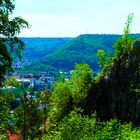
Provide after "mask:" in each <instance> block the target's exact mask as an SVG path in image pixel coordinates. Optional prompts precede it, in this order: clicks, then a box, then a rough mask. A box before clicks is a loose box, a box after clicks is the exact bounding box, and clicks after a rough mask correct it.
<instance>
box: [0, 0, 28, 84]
mask: <svg viewBox="0 0 140 140" xmlns="http://www.w3.org/2000/svg"><path fill="white" fill-rule="evenodd" d="M14 8H15V5H14V4H13V0H0V85H1V84H2V81H3V79H4V76H5V74H6V72H7V71H9V70H10V71H12V62H13V60H14V58H15V57H18V58H20V59H21V53H20V50H21V49H23V47H24V43H23V42H22V41H21V40H20V39H18V38H17V35H18V34H19V33H20V31H21V29H23V28H26V27H28V26H29V25H28V22H27V21H26V20H24V19H23V18H20V17H15V18H13V19H11V18H10V16H11V14H12V13H13V10H14Z"/></svg>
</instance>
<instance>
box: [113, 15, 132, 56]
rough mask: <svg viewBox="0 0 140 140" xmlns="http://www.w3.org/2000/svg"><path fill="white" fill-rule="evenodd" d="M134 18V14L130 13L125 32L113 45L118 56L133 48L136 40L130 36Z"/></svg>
mask: <svg viewBox="0 0 140 140" xmlns="http://www.w3.org/2000/svg"><path fill="white" fill-rule="evenodd" d="M132 19H133V14H129V15H128V17H127V21H126V23H125V27H124V34H123V36H122V38H119V39H118V40H117V41H116V42H115V44H114V45H113V48H114V51H115V56H117V57H118V56H120V55H122V54H124V53H127V52H128V51H129V50H130V49H131V46H132V44H133V42H134V41H133V39H132V38H131V37H129V33H130V25H131V23H132Z"/></svg>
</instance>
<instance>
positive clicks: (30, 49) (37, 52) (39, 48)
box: [21, 38, 72, 60]
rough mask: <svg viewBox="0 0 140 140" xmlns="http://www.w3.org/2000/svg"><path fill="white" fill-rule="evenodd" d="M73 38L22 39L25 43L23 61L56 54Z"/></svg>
mask: <svg viewBox="0 0 140 140" xmlns="http://www.w3.org/2000/svg"><path fill="white" fill-rule="evenodd" d="M71 39H72V38H21V40H22V41H23V42H24V43H25V46H26V47H25V48H24V51H23V59H33V60H36V59H37V58H38V59H41V58H42V57H43V56H45V55H48V54H50V53H52V52H54V51H55V50H56V49H57V48H59V47H60V46H62V45H64V44H65V43H67V42H68V41H70V40H71Z"/></svg>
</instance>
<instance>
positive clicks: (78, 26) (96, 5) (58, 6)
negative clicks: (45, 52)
mask: <svg viewBox="0 0 140 140" xmlns="http://www.w3.org/2000/svg"><path fill="white" fill-rule="evenodd" d="M15 5H16V8H15V10H14V16H21V17H23V18H25V19H26V20H27V21H28V22H29V23H30V25H31V28H30V29H26V30H23V31H22V32H21V34H20V36H26V37H30V36H32V37H76V36H78V35H80V34H86V33H90V34H95V33H99V34H108V33H109V34H122V33H123V28H124V23H125V21H126V19H127V16H128V14H129V13H133V14H134V18H133V22H132V26H131V33H140V0H15Z"/></svg>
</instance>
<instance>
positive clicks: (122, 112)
mask: <svg viewBox="0 0 140 140" xmlns="http://www.w3.org/2000/svg"><path fill="white" fill-rule="evenodd" d="M84 110H85V112H86V113H89V112H90V113H92V112H94V111H95V110H96V111H97V115H98V116H99V117H100V118H101V119H103V120H106V119H110V118H114V117H115V118H118V119H120V120H122V121H125V122H129V121H133V122H135V123H137V124H138V123H140V122H139V121H140V39H138V40H136V41H135V42H134V44H133V46H132V47H131V50H130V51H129V52H128V53H127V54H124V55H122V56H120V57H118V58H115V59H114V62H113V63H112V64H110V66H108V67H107V68H106V69H105V70H104V71H103V72H102V74H101V75H100V77H98V80H97V79H96V82H95V84H94V85H93V87H92V89H91V92H90V94H89V96H88V97H87V99H86V101H85V103H84Z"/></svg>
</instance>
